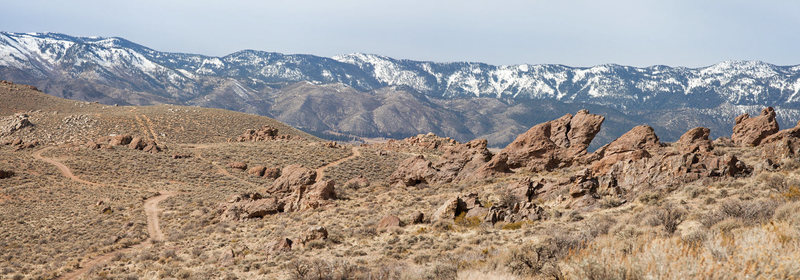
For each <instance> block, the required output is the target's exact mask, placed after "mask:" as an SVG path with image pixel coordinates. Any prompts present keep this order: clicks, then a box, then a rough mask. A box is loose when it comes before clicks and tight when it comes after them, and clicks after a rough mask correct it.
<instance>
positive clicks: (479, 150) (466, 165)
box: [389, 139, 492, 186]
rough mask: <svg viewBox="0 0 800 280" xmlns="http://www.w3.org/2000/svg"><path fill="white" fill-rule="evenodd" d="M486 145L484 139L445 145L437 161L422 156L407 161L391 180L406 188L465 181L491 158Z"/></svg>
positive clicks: (399, 167)
mask: <svg viewBox="0 0 800 280" xmlns="http://www.w3.org/2000/svg"><path fill="white" fill-rule="evenodd" d="M486 144H487V142H486V140H484V139H478V140H472V141H470V142H467V143H464V144H461V143H458V142H454V143H451V144H449V145H447V146H445V147H444V149H443V150H444V153H443V154H442V155H441V157H439V158H438V159H435V160H434V161H431V160H429V159H426V158H425V157H424V156H422V155H419V156H416V157H412V158H408V159H406V160H404V161H403V162H401V163H400V165H399V166H398V168H397V169H396V171H395V172H394V173H393V174H392V175H391V177H390V178H389V180H390V181H392V182H397V183H400V184H402V185H404V186H418V185H424V184H442V183H450V182H453V181H460V180H463V179H465V178H466V176H469V175H470V174H472V173H473V172H475V171H476V170H477V169H478V168H480V167H481V166H483V165H485V164H486V162H488V161H489V160H490V159H491V158H492V153H491V152H489V150H488V149H487V148H486Z"/></svg>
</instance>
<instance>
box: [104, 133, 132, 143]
mask: <svg viewBox="0 0 800 280" xmlns="http://www.w3.org/2000/svg"><path fill="white" fill-rule="evenodd" d="M132 140H133V136H130V135H116V136H112V137H111V140H109V143H108V144H109V145H111V146H124V145H128V144H130V143H131V141H132Z"/></svg>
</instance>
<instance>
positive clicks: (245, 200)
mask: <svg viewBox="0 0 800 280" xmlns="http://www.w3.org/2000/svg"><path fill="white" fill-rule="evenodd" d="M281 173H282V175H281V176H280V177H279V178H278V179H276V180H275V182H273V183H272V186H270V187H269V188H268V190H267V191H266V192H264V193H265V194H264V195H262V194H260V193H250V194H243V195H239V196H237V197H234V198H233V199H231V200H229V201H228V202H226V203H222V204H220V206H219V209H220V213H222V218H223V219H227V220H240V219H247V218H260V217H263V216H265V215H271V214H276V213H279V212H293V211H303V210H308V209H316V208H319V207H321V206H323V205H326V204H328V203H329V201H330V200H333V199H335V198H336V190H335V182H334V181H333V180H323V181H319V182H317V181H316V180H315V179H316V175H317V173H316V172H315V171H314V170H311V169H308V168H305V167H302V166H300V165H289V166H287V167H285V168H284V169H283V171H282V172H281Z"/></svg>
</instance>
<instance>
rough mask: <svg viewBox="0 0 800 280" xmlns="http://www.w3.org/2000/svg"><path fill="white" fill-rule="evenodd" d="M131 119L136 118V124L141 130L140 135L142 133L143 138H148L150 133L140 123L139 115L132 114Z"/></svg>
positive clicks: (141, 122)
mask: <svg viewBox="0 0 800 280" xmlns="http://www.w3.org/2000/svg"><path fill="white" fill-rule="evenodd" d="M133 117H135V118H136V122H137V123H139V128H140V129H141V130H142V133H144V137H150V133H149V132H148V131H147V125H145V124H144V122H143V121H142V118H140V117H139V115H137V114H133ZM153 140H156V139H153Z"/></svg>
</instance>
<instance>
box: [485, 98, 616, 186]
mask: <svg viewBox="0 0 800 280" xmlns="http://www.w3.org/2000/svg"><path fill="white" fill-rule="evenodd" d="M604 120H605V118H604V117H603V116H600V115H594V114H589V111H586V110H580V111H578V113H577V114H575V116H573V115H571V114H566V115H564V116H563V117H561V118H558V119H556V120H552V121H549V122H545V123H541V124H538V125H535V126H534V127H532V128H531V129H529V130H528V131H527V132H525V133H523V134H521V135H519V136H517V138H516V139H515V140H514V141H513V142H511V144H509V145H508V146H506V147H505V148H504V149H503V150H502V151H500V153H499V154H498V155H497V156H495V157H494V158H493V159H492V160H491V161H490V162H489V163H488V164H486V165H484V167H483V168H482V169H483V170H482V171H498V172H503V171H504V170H505V169H515V168H524V169H526V170H530V171H542V170H553V169H555V168H560V167H566V166H570V165H572V163H573V162H574V161H576V160H577V159H578V158H579V157H582V156H584V155H585V154H586V148H587V147H588V146H589V143H590V142H591V141H592V139H594V137H595V135H597V133H598V132H599V131H600V126H601V125H602V124H603V121H604ZM479 173H486V172H479Z"/></svg>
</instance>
